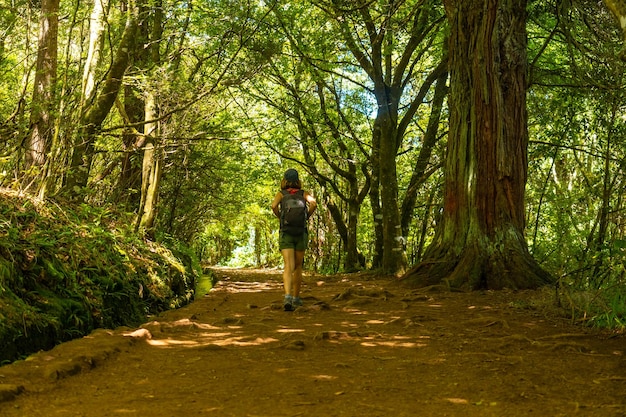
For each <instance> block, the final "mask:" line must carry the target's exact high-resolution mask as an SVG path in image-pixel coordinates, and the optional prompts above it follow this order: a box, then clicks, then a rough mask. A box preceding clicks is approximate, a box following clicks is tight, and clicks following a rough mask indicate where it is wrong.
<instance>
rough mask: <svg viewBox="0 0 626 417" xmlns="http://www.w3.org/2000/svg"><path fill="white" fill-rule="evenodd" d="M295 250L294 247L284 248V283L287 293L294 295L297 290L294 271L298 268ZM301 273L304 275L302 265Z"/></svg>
mask: <svg viewBox="0 0 626 417" xmlns="http://www.w3.org/2000/svg"><path fill="white" fill-rule="evenodd" d="M295 252H296V251H295V250H293V249H283V250H282V254H283V261H284V264H285V266H284V269H283V285H284V286H285V295H293V292H294V290H295V288H294V275H295V274H294V273H295V269H296V265H295V260H296V255H295ZM300 275H302V267H300Z"/></svg>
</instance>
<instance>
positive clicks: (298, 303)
mask: <svg viewBox="0 0 626 417" xmlns="http://www.w3.org/2000/svg"><path fill="white" fill-rule="evenodd" d="M291 304H292V305H293V306H294V307H302V298H300V297H293V302H292V303H291Z"/></svg>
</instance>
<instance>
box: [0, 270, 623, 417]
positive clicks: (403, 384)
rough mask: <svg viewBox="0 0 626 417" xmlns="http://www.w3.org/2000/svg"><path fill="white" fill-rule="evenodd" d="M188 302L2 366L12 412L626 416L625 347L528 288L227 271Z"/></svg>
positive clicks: (3, 392)
mask: <svg viewBox="0 0 626 417" xmlns="http://www.w3.org/2000/svg"><path fill="white" fill-rule="evenodd" d="M217 274H218V276H219V279H220V282H219V283H218V285H217V287H216V288H215V289H214V290H212V291H211V292H210V293H209V294H208V295H206V296H204V297H202V298H199V299H198V300H197V301H196V302H194V303H193V304H192V305H190V306H188V307H185V308H183V309H180V310H177V311H171V312H167V313H165V314H163V315H161V316H159V317H155V318H154V320H153V321H151V322H149V323H146V324H145V325H143V326H142V327H141V328H140V329H118V330H116V331H103V330H100V331H97V332H94V334H92V335H90V336H89V337H86V338H83V339H80V340H76V341H73V342H69V343H65V344H62V345H60V346H58V347H57V348H55V349H54V350H52V351H50V352H42V353H39V354H37V355H34V356H33V357H31V358H30V359H29V360H27V361H22V362H19V363H15V364H13V365H9V366H4V367H2V368H0V416H3V417H12V416H46V417H49V416H129V415H130V416H133V415H136V416H205V415H206V416H278V417H281V416H354V417H361V416H365V417H367V416H464V417H467V416H512V417H515V416H533V415H536V416H542V417H543V416H603V417H607V416H626V355H625V352H626V338H624V337H622V336H619V337H608V335H602V334H597V333H593V332H590V331H588V330H587V331H586V330H585V329H581V328H580V327H576V326H572V325H571V324H569V322H568V321H567V320H565V319H560V318H555V317H549V316H545V315H544V314H543V313H542V312H541V311H539V310H537V309H533V308H531V307H532V305H531V302H530V301H529V300H530V298H529V297H530V295H531V293H528V292H518V293H514V292H485V293H478V292H474V293H469V294H465V293H447V292H425V291H417V290H407V289H405V288H401V287H399V286H397V285H396V284H395V283H393V282H391V281H390V280H388V279H384V278H377V277H373V276H371V275H356V276H343V277H342V276H334V277H321V276H307V277H306V279H305V280H306V284H305V287H304V292H303V296H304V301H305V306H304V307H301V308H299V309H297V310H296V311H294V312H284V311H282V309H281V300H282V295H281V292H282V291H281V285H280V280H281V277H280V273H279V272H278V271H258V270H228V269H223V270H219V271H218V272H217Z"/></svg>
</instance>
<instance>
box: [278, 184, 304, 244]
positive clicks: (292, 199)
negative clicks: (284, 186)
mask: <svg viewBox="0 0 626 417" xmlns="http://www.w3.org/2000/svg"><path fill="white" fill-rule="evenodd" d="M281 192H282V193H283V199H282V200H281V201H280V230H281V231H283V232H285V233H287V234H289V235H293V236H299V235H301V234H302V233H304V232H306V221H307V216H308V209H307V206H306V200H305V199H304V191H303V190H292V192H290V191H289V190H282V191H281Z"/></svg>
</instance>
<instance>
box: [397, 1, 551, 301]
mask: <svg viewBox="0 0 626 417" xmlns="http://www.w3.org/2000/svg"><path fill="white" fill-rule="evenodd" d="M444 3H445V7H446V13H447V16H448V20H449V22H450V28H451V37H450V48H449V50H450V54H451V55H450V56H451V59H450V75H451V80H450V98H449V103H450V134H449V139H448V155H447V159H446V170H445V185H444V209H443V218H442V222H441V223H440V225H439V227H438V230H437V233H436V236H435V239H434V241H433V243H432V244H431V246H430V247H429V248H428V250H427V252H426V254H425V259H424V261H423V262H422V263H420V264H418V265H417V266H416V267H414V268H413V269H412V270H410V271H409V272H408V273H407V274H405V276H404V281H405V282H406V283H408V284H410V285H416V286H423V285H433V284H441V283H445V284H446V285H448V286H450V287H454V288H463V289H478V288H489V289H501V288H505V287H506V288H514V289H521V288H535V287H538V286H540V285H542V284H545V283H548V282H550V280H551V277H550V276H549V274H548V273H547V272H545V271H544V270H543V269H542V268H541V267H540V266H539V265H538V264H537V262H536V261H535V260H534V259H533V258H532V256H531V255H530V253H529V251H528V247H527V244H526V241H525V239H524V234H523V233H524V226H525V224H524V222H525V219H524V188H525V184H526V175H527V169H528V166H527V143H528V133H527V125H526V123H527V115H526V28H525V24H526V18H525V16H526V11H525V10H526V0H445V1H444Z"/></svg>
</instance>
